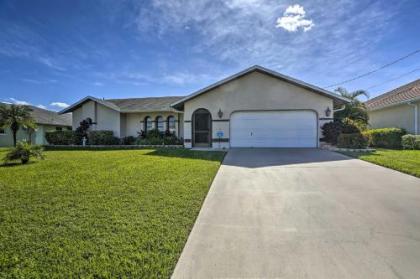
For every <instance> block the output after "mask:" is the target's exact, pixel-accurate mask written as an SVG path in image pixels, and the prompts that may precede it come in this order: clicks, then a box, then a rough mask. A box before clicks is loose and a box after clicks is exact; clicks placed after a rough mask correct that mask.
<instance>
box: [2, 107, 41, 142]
mask: <svg viewBox="0 0 420 279" xmlns="http://www.w3.org/2000/svg"><path fill="white" fill-rule="evenodd" d="M31 111H32V109H31V108H30V107H28V106H21V105H5V104H0V127H3V128H10V130H11V131H12V135H13V146H16V134H17V132H18V130H19V128H20V127H29V126H30V127H33V126H32V123H34V120H33V118H32V116H31Z"/></svg>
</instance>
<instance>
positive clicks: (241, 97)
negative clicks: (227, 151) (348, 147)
mask: <svg viewBox="0 0 420 279" xmlns="http://www.w3.org/2000/svg"><path fill="white" fill-rule="evenodd" d="M347 102H348V100H347V99H346V98H343V97H341V96H339V95H337V94H334V93H332V92H329V91H327V90H324V89H321V88H319V87H316V86H314V85H310V84H308V83H305V82H303V81H299V80H296V79H293V78H291V77H288V76H285V75H282V74H280V73H277V72H275V71H272V70H269V69H266V68H263V67H261V66H253V67H251V68H248V69H246V70H243V71H241V72H239V73H237V74H235V75H232V76H230V77H227V78H225V79H223V80H221V81H219V82H216V83H214V84H212V85H210V86H208V87H206V88H203V89H201V90H199V91H197V92H195V93H193V94H191V95H189V96H186V97H159V98H136V99H107V100H104V99H98V98H94V97H90V96H88V97H86V98H83V99H82V100H80V101H78V102H77V103H75V104H73V105H71V106H70V107H68V108H67V109H65V110H63V111H62V112H60V113H70V112H72V113H73V129H75V128H77V127H78V125H79V122H80V121H81V120H83V119H86V118H91V119H92V122H93V123H94V125H93V127H92V129H96V130H112V131H114V134H115V135H116V136H118V137H124V136H137V135H138V132H139V131H141V130H143V131H146V132H147V131H148V130H150V129H153V128H157V129H159V130H160V131H165V130H166V129H169V130H171V131H173V132H175V133H176V134H177V135H178V137H180V138H183V140H184V145H185V147H187V148H191V147H213V148H229V147H318V146H319V138H320V137H321V126H322V125H323V124H324V123H326V122H329V121H332V120H333V108H334V107H339V106H341V105H342V104H345V103H347Z"/></svg>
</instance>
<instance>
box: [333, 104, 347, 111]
mask: <svg viewBox="0 0 420 279" xmlns="http://www.w3.org/2000/svg"><path fill="white" fill-rule="evenodd" d="M345 109H346V105H343V106H342V107H341V108H339V109H334V110H333V112H334V113H336V112H339V111H342V110H345Z"/></svg>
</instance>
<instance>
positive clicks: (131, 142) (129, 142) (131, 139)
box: [121, 136, 136, 145]
mask: <svg viewBox="0 0 420 279" xmlns="http://www.w3.org/2000/svg"><path fill="white" fill-rule="evenodd" d="M135 143H136V138H135V137H133V136H128V137H124V138H122V139H121V144H123V145H134V144H135Z"/></svg>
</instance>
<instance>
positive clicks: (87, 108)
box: [72, 101, 121, 137]
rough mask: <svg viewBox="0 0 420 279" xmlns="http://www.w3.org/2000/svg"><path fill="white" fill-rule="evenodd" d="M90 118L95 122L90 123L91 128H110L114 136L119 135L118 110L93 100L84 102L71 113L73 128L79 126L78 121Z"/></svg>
mask: <svg viewBox="0 0 420 279" xmlns="http://www.w3.org/2000/svg"><path fill="white" fill-rule="evenodd" d="M88 117H89V118H91V119H92V121H93V122H96V124H94V125H92V127H91V128H90V129H92V130H110V131H113V132H114V135H115V136H116V137H120V136H121V128H120V127H121V125H120V124H121V123H120V113H119V112H118V111H115V110H112V109H110V108H107V107H105V106H103V105H101V104H98V103H96V102H93V101H88V102H86V103H84V104H83V105H82V106H80V107H79V108H77V109H75V110H74V111H73V113H72V118H73V130H75V129H77V127H79V123H80V122H81V121H82V120H84V119H86V118H88Z"/></svg>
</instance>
